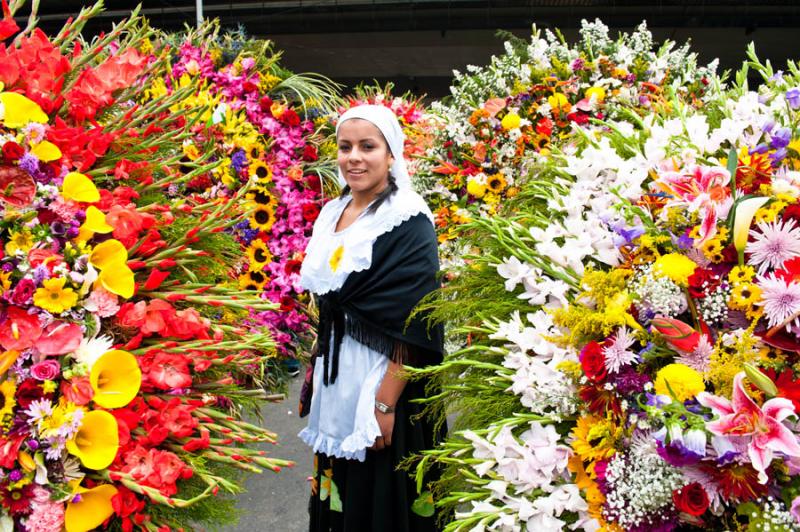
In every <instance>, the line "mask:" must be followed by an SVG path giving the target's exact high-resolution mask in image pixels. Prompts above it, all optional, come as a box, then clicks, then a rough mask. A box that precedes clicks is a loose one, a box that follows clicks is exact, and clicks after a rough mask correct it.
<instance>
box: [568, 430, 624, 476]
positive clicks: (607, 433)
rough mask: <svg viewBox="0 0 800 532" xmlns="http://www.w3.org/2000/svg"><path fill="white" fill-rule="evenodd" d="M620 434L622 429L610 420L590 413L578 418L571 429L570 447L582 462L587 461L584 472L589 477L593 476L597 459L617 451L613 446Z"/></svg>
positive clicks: (608, 456)
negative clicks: (571, 439) (587, 464)
mask: <svg viewBox="0 0 800 532" xmlns="http://www.w3.org/2000/svg"><path fill="white" fill-rule="evenodd" d="M621 436H622V429H620V428H618V427H616V426H615V425H614V424H613V423H612V422H611V421H610V420H607V419H603V418H601V417H599V416H594V415H591V414H589V415H586V416H583V417H581V418H578V421H577V423H576V425H575V428H574V429H572V437H573V438H574V439H573V441H572V449H573V450H574V451H575V454H577V455H578V456H580V458H581V460H583V462H584V463H589V466H588V467H587V468H586V472H587V473H589V476H590V478H593V477H594V476H595V472H594V465H595V463H596V462H597V461H598V460H604V459H606V458H611V457H612V456H614V454H615V453H616V452H617V451H616V449H615V447H614V446H615V445H616V443H617V441H618V440H619V439H620V437H621Z"/></svg>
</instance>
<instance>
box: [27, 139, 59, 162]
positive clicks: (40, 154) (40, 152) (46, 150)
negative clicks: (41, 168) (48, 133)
mask: <svg viewBox="0 0 800 532" xmlns="http://www.w3.org/2000/svg"><path fill="white" fill-rule="evenodd" d="M31 153H32V154H33V155H35V156H36V158H37V159H39V160H40V161H44V162H46V163H49V162H50V161H57V160H59V159H61V150H60V149H58V146H56V145H55V144H53V143H52V142H48V141H46V140H43V141H42V142H40V143H39V144H36V145H35V146H34V147H33V148H31Z"/></svg>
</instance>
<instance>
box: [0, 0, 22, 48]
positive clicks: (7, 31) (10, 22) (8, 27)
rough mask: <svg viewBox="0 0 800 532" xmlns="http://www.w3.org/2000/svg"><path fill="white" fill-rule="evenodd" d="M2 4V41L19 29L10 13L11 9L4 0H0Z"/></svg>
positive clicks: (0, 33) (0, 39)
mask: <svg viewBox="0 0 800 532" xmlns="http://www.w3.org/2000/svg"><path fill="white" fill-rule="evenodd" d="M2 6H3V20H0V41H3V40H5V39H7V38H9V37H11V36H12V35H14V34H15V33H17V32H18V31H19V26H17V23H16V22H15V21H14V17H13V16H12V15H11V10H10V9H9V8H8V3H6V0H3V1H2Z"/></svg>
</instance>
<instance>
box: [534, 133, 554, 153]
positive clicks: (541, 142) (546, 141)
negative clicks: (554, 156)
mask: <svg viewBox="0 0 800 532" xmlns="http://www.w3.org/2000/svg"><path fill="white" fill-rule="evenodd" d="M533 145H534V146H536V149H537V150H539V151H541V150H544V149H547V148H549V147H550V137H548V136H547V135H537V136H536V138H535V139H533Z"/></svg>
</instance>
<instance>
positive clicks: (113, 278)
mask: <svg viewBox="0 0 800 532" xmlns="http://www.w3.org/2000/svg"><path fill="white" fill-rule="evenodd" d="M97 282H99V283H100V284H101V285H102V286H103V288H105V289H106V290H108V291H109V292H111V293H112V294H117V295H118V296H120V297H124V298H125V299H130V298H131V297H132V296H133V292H134V290H135V289H136V282H135V281H134V279H133V270H131V269H130V268H129V267H128V265H127V264H126V263H125V262H113V263H111V264H106V265H105V266H104V267H103V269H102V270H100V275H99V276H98V277H97Z"/></svg>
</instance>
